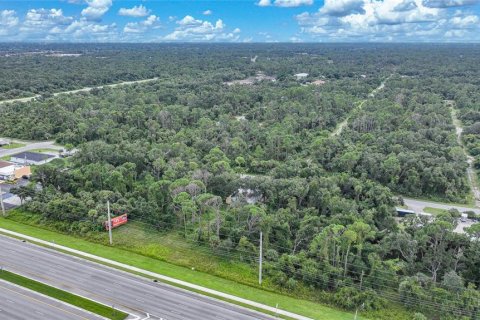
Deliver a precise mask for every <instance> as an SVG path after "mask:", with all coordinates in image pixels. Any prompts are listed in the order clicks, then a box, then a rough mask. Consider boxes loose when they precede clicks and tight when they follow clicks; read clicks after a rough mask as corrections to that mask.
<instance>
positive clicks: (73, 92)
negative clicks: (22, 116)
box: [0, 78, 158, 105]
mask: <svg viewBox="0 0 480 320" xmlns="http://www.w3.org/2000/svg"><path fill="white" fill-rule="evenodd" d="M156 80H158V78H151V79H143V80H135V81H123V82H119V83H112V84H106V85H103V86H97V87H85V88H81V89H76V90H68V91H61V92H55V93H54V94H53V96H54V97H56V96H58V95H61V94H75V93H79V92H90V91H91V90H93V89H102V88H115V87H119V86H125V85H132V84H136V83H145V82H150V81H156ZM40 97H41V95H40V94H37V95H34V96H31V97H26V98H16V99H9V100H1V101H0V105H2V104H6V103H13V102H29V101H31V100H36V99H37V98H40Z"/></svg>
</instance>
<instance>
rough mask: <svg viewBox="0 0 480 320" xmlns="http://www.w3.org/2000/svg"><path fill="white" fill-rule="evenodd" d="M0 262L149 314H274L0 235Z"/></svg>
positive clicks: (206, 318) (168, 317) (206, 317)
mask: <svg viewBox="0 0 480 320" xmlns="http://www.w3.org/2000/svg"><path fill="white" fill-rule="evenodd" d="M0 266H3V267H5V268H6V269H7V270H10V271H12V272H16V273H18V274H21V275H23V276H26V277H29V278H31V279H34V280H37V281H41V282H44V283H46V284H48V285H51V286H54V287H57V288H60V289H62V290H65V291H69V292H72V293H74V294H77V295H81V296H84V297H86V298H90V299H92V300H95V301H98V302H101V303H104V304H107V305H113V306H115V307H116V308H119V309H122V310H123V311H126V312H129V313H131V314H134V315H137V316H145V315H146V314H147V313H148V314H149V315H150V318H151V319H155V318H156V319H160V318H162V319H164V320H177V319H178V320H179V319H202V320H219V319H229V320H233V319H242V320H243V319H245V320H253V319H273V318H272V317H270V316H268V315H265V314H262V313H259V312H256V311H253V310H249V309H246V308H243V307H239V306H236V305H233V304H230V303H226V302H223V301H220V300H217V299H213V298H209V297H206V296H202V295H200V294H196V293H193V292H189V291H186V290H183V289H179V288H176V287H173V286H170V285H167V284H163V283H155V282H153V281H151V280H149V279H146V278H143V277H137V276H135V275H132V274H129V273H127V272H123V271H119V270H117V269H113V268H110V267H106V266H103V265H100V264H97V263H93V262H89V261H86V260H83V259H80V258H76V257H73V256H69V255H66V254H63V253H60V252H57V251H54V250H50V249H46V248H44V247H40V246H37V245H34V244H31V243H28V242H22V241H20V240H17V239H13V238H9V237H6V236H3V235H2V236H0Z"/></svg>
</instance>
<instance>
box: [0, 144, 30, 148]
mask: <svg viewBox="0 0 480 320" xmlns="http://www.w3.org/2000/svg"><path fill="white" fill-rule="evenodd" d="M25 146H26V144H23V143H10V144H7V145H5V146H3V147H1V148H0V149H17V148H22V147H25Z"/></svg>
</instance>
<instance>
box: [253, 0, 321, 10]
mask: <svg viewBox="0 0 480 320" xmlns="http://www.w3.org/2000/svg"><path fill="white" fill-rule="evenodd" d="M312 4H313V0H275V1H274V2H273V3H272V1H271V0H260V1H258V2H257V6H260V7H268V6H271V5H274V6H276V7H284V8H293V7H300V6H310V5H312Z"/></svg>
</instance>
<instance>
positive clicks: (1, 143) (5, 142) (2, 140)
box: [0, 138, 10, 147]
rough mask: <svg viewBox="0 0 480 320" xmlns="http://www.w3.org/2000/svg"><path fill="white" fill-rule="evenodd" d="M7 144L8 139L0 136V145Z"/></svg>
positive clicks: (8, 142)
mask: <svg viewBox="0 0 480 320" xmlns="http://www.w3.org/2000/svg"><path fill="white" fill-rule="evenodd" d="M9 144H10V141H8V140H7V139H2V138H0V147H3V146H8V145H9Z"/></svg>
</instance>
